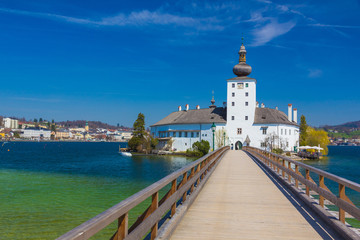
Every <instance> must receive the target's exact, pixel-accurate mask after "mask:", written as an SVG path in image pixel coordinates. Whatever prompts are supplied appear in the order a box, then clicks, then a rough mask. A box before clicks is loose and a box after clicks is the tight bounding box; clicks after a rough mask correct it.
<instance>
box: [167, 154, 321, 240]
mask: <svg viewBox="0 0 360 240" xmlns="http://www.w3.org/2000/svg"><path fill="white" fill-rule="evenodd" d="M171 239H174V240H176V239H197V240H201V239H323V237H321V236H320V235H319V233H318V232H317V231H315V229H314V227H313V226H311V224H310V223H309V221H307V220H306V219H305V218H304V216H303V215H302V214H301V213H300V212H299V211H298V210H297V209H296V208H295V207H294V205H293V204H292V203H291V202H290V201H289V200H288V199H287V198H286V197H285V196H284V194H283V193H282V192H281V191H280V190H279V188H278V187H277V186H276V185H275V184H274V183H273V182H272V181H271V180H270V178H269V177H268V176H267V175H266V174H265V173H264V172H263V171H262V170H261V168H260V167H259V166H257V165H256V163H255V162H254V161H253V160H252V159H251V158H250V157H249V156H247V155H246V154H245V153H244V152H242V151H229V152H228V153H226V155H225V157H224V158H223V160H222V161H221V162H220V164H219V165H218V167H217V169H216V170H215V171H214V173H213V175H212V176H211V178H210V179H209V180H208V182H207V184H206V185H205V186H204V188H203V190H202V191H201V192H200V194H199V196H198V197H197V198H196V200H195V201H194V203H193V205H192V206H191V207H190V209H189V210H188V212H187V213H186V215H185V216H184V218H183V220H182V221H181V222H180V223H179V225H178V226H177V228H176V229H175V231H174V233H173V235H172V236H171Z"/></svg>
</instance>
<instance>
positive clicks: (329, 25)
mask: <svg viewBox="0 0 360 240" xmlns="http://www.w3.org/2000/svg"><path fill="white" fill-rule="evenodd" d="M309 26H313V27H324V28H355V29H360V26H349V25H331V24H321V23H316V24H309Z"/></svg>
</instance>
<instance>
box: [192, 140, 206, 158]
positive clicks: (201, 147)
mask: <svg viewBox="0 0 360 240" xmlns="http://www.w3.org/2000/svg"><path fill="white" fill-rule="evenodd" d="M192 147H193V149H194V151H198V152H201V153H202V156H204V155H205V154H207V153H208V152H209V150H210V143H209V142H208V141H206V140H201V142H194V143H193V145H192Z"/></svg>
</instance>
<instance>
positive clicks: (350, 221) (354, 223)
mask: <svg viewBox="0 0 360 240" xmlns="http://www.w3.org/2000/svg"><path fill="white" fill-rule="evenodd" d="M345 221H346V222H347V223H348V224H350V225H351V226H352V227H354V228H360V221H359V220H357V219H355V218H346V219H345Z"/></svg>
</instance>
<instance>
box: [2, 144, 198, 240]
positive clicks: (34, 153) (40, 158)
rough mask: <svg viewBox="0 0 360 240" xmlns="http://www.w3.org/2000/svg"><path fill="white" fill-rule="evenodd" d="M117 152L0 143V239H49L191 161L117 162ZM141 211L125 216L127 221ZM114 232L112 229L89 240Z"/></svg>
mask: <svg viewBox="0 0 360 240" xmlns="http://www.w3.org/2000/svg"><path fill="white" fill-rule="evenodd" d="M121 147H125V143H121ZM118 149H119V143H107V142H10V143H6V144H4V145H3V143H2V142H0V199H1V200H0V239H55V238H56V237H59V236H60V235H62V234H64V233H66V232H67V231H69V230H71V229H73V228H74V227H76V226H78V225H80V224H81V223H83V222H85V221H87V220H89V219H90V218H92V217H94V216H96V215H97V214H99V213H101V212H103V211H105V210H106V209H108V208H110V207H112V206H113V205H115V204H117V203H119V202H120V201H121V200H123V199H125V198H127V197H129V196H131V195H132V194H134V193H136V192H138V191H140V190H141V189H143V188H145V187H147V186H149V185H150V184H152V183H154V182H156V181H158V180H159V179H161V178H163V177H165V176H167V175H168V174H170V173H172V172H173V171H175V170H177V169H180V168H181V167H183V166H185V165H187V164H188V163H190V162H192V161H193V160H194V159H193V158H186V157H178V156H133V157H122V156H120V155H119V154H118ZM145 208H146V205H143V206H140V207H138V208H136V209H134V210H133V211H132V212H130V214H129V221H130V222H132V221H134V220H135V219H136V218H137V216H138V215H139V214H141V213H142V212H143V211H144V210H145ZM115 231H116V223H114V225H113V226H110V227H108V228H107V229H105V230H104V231H101V232H100V233H99V234H97V235H95V237H94V238H93V239H109V238H110V237H111V236H112V234H113V233H114V232H115Z"/></svg>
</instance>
